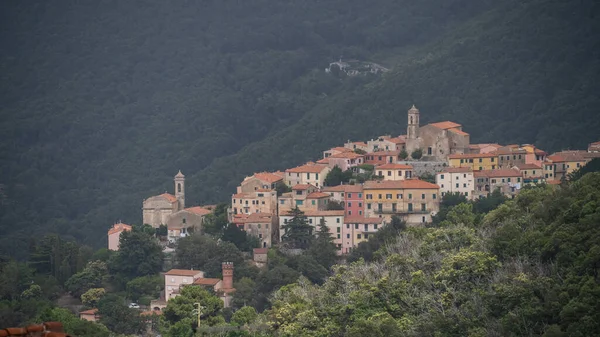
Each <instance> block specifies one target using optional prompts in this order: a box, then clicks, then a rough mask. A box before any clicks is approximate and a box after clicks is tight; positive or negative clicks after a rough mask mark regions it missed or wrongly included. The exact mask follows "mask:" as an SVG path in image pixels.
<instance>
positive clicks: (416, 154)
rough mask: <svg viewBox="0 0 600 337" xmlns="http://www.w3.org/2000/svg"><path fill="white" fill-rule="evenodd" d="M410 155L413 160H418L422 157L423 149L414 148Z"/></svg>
mask: <svg viewBox="0 0 600 337" xmlns="http://www.w3.org/2000/svg"><path fill="white" fill-rule="evenodd" d="M410 157H411V158H412V159H415V160H419V159H421V157H423V150H421V149H416V150H414V151H413V152H412V153H411V154H410Z"/></svg>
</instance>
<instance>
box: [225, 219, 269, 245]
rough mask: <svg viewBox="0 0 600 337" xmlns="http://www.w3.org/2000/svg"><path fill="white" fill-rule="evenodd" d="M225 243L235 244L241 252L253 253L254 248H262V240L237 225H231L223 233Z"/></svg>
mask: <svg viewBox="0 0 600 337" xmlns="http://www.w3.org/2000/svg"><path fill="white" fill-rule="evenodd" d="M222 239H223V240H224V241H228V242H231V243H233V244H234V245H235V246H236V247H237V248H238V249H239V250H241V251H245V252H251V251H252V249H253V248H258V247H260V240H259V239H258V238H257V237H255V236H252V235H248V233H246V231H244V230H242V229H241V228H239V227H238V226H237V225H236V224H232V223H230V224H229V225H227V228H226V229H225V231H224V232H223V238H222Z"/></svg>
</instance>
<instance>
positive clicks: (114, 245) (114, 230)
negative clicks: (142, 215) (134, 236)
mask: <svg viewBox="0 0 600 337" xmlns="http://www.w3.org/2000/svg"><path fill="white" fill-rule="evenodd" d="M130 230H131V226H129V225H126V224H124V223H121V222H119V223H118V224H114V225H113V226H112V227H111V228H110V229H109V230H108V249H109V250H119V241H120V240H121V233H123V231H130Z"/></svg>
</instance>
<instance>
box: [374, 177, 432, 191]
mask: <svg viewBox="0 0 600 337" xmlns="http://www.w3.org/2000/svg"><path fill="white" fill-rule="evenodd" d="M439 188H440V187H439V186H438V185H436V184H432V183H429V182H426V181H423V180H419V179H407V180H383V181H372V180H371V181H367V182H365V184H364V189H365V190H367V189H371V190H372V189H439Z"/></svg>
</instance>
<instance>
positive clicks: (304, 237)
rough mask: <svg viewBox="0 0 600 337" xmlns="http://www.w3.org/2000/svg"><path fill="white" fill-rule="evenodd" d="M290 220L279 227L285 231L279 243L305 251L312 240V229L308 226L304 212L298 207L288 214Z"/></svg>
mask: <svg viewBox="0 0 600 337" xmlns="http://www.w3.org/2000/svg"><path fill="white" fill-rule="evenodd" d="M290 213H291V214H292V218H291V219H290V220H289V221H288V222H287V224H285V225H283V226H281V228H283V230H284V231H285V232H284V234H283V236H282V237H281V241H282V242H283V243H284V244H286V245H287V246H288V247H289V248H299V249H306V248H308V247H309V246H310V243H311V242H312V240H313V235H312V231H313V228H312V226H311V225H309V224H308V221H307V220H306V216H304V212H302V211H301V210H300V209H299V208H298V206H296V208H294V209H292V211H291V212H290Z"/></svg>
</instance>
